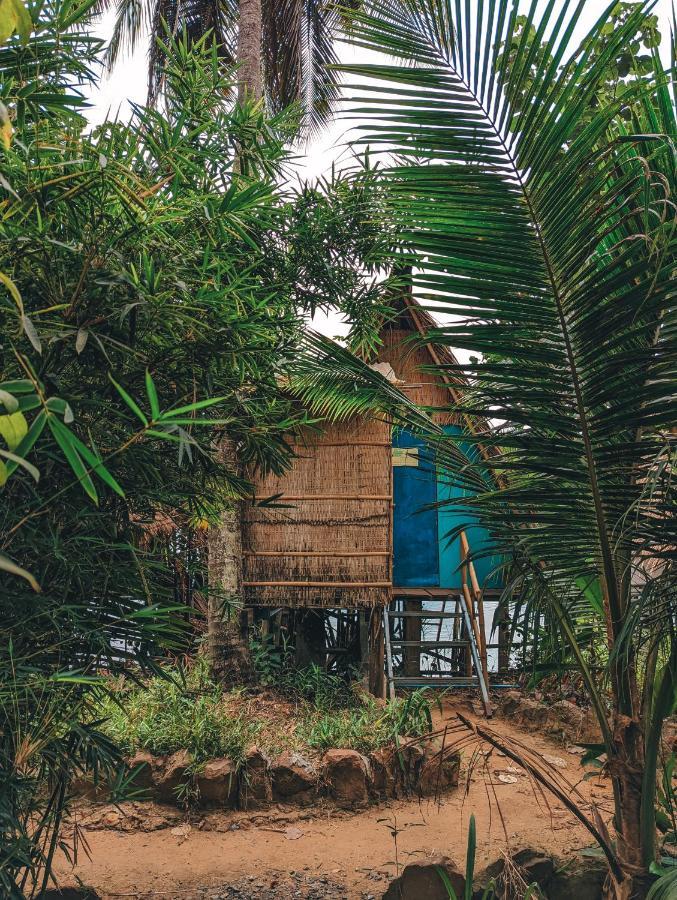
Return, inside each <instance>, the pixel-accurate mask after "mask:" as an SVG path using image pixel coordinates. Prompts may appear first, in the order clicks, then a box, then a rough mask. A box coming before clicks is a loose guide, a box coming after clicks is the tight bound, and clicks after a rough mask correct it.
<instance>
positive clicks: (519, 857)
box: [478, 848, 555, 897]
mask: <svg viewBox="0 0 677 900" xmlns="http://www.w3.org/2000/svg"><path fill="white" fill-rule="evenodd" d="M510 863H511V867H513V866H514V868H515V869H517V870H518V871H519V874H520V875H521V877H522V878H523V879H524V881H525V882H526V883H527V884H528V885H531V884H534V883H535V884H537V885H538V886H539V887H541V888H545V887H547V886H549V884H550V880H551V878H552V876H553V873H554V871H555V863H554V861H553V859H552V857H550V856H547V855H546V854H545V853H541V852H540V851H539V850H531V849H530V848H525V849H524V850H518V852H517V853H514V854H513V855H512V856H511V857H510ZM505 868H506V862H505V859H502V858H501V859H498V860H496V862H495V863H492V864H491V865H489V866H487V868H486V869H485V870H484V872H483V873H482V875H480V876H479V878H478V881H479V882H480V884H482V885H487V884H489V882H490V881H492V880H494V881H495V882H496V893H497V894H498V896H499V897H507V896H509V894H508V892H506V880H507V879H506V878H505V876H504V873H505ZM549 896H550V894H549V893H548V897H549Z"/></svg>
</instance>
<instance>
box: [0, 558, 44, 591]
mask: <svg viewBox="0 0 677 900" xmlns="http://www.w3.org/2000/svg"><path fill="white" fill-rule="evenodd" d="M0 570H2V571H3V572H8V573H9V574H10V575H16V576H18V577H19V578H23V579H25V580H26V581H27V582H28V583H29V584H30V586H31V587H32V588H33V590H34V591H35V592H36V593H38V594H39V593H40V585H39V584H38V582H37V581H36V580H35V578H34V577H33V576H32V575H31V573H30V572H27V571H26V570H25V569H22V568H21V566H19V565H17V563H15V562H14V560H12V559H10V558H9V557H8V556H5V554H4V553H0Z"/></svg>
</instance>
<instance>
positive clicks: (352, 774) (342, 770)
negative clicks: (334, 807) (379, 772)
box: [322, 750, 369, 808]
mask: <svg viewBox="0 0 677 900" xmlns="http://www.w3.org/2000/svg"><path fill="white" fill-rule="evenodd" d="M322 776H323V778H324V780H325V782H326V783H327V785H328V787H329V793H330V794H331V796H332V797H333V799H334V800H335V801H336V803H337V804H338V805H339V806H342V807H346V808H351V807H353V806H361V805H363V804H365V803H367V801H368V800H369V791H368V789H367V784H368V778H369V761H368V760H367V759H366V758H365V757H364V756H362V754H360V753H358V752H357V751H356V750H327V752H326V753H325V754H324V756H323V757H322Z"/></svg>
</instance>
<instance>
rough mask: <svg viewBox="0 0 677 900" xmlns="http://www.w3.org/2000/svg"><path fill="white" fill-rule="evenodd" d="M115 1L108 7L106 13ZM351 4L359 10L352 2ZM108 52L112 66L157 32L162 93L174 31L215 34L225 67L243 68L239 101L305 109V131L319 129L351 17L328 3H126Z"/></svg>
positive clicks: (153, 74) (334, 90) (153, 77)
mask: <svg viewBox="0 0 677 900" xmlns="http://www.w3.org/2000/svg"><path fill="white" fill-rule="evenodd" d="M111 5H112V0H101V8H103V9H107V8H109V7H110V6H111ZM351 5H356V0H352V4H351ZM115 8H116V11H117V15H116V21H115V26H114V31H113V36H112V38H111V42H110V45H109V49H108V63H109V65H111V66H112V65H113V64H114V63H116V62H117V61H118V60H119V59H120V58H121V56H122V54H123V53H125V52H128V51H130V50H132V49H134V47H135V46H136V45H137V43H138V41H139V39H140V38H141V37H142V36H143V35H144V33H145V32H147V31H150V46H149V57H148V62H149V65H148V95H149V99H150V100H151V101H153V102H154V101H156V100H157V99H158V97H159V95H160V93H161V91H162V80H163V69H164V54H163V51H162V49H161V46H160V44H161V42H162V40H163V39H164V38H165V36H166V32H167V31H169V32H170V33H172V34H178V33H181V32H182V31H184V29H185V31H186V33H187V34H188V37H189V38H190V39H198V38H200V37H202V36H203V35H204V34H206V33H207V32H208V31H211V32H212V33H213V35H214V40H215V42H216V44H217V45H218V46H219V51H220V53H221V56H222V59H223V62H224V64H225V65H232V64H233V63H237V64H238V66H239V74H238V87H239V91H238V93H239V97H240V99H243V97H244V96H245V94H246V95H248V96H249V98H250V99H253V100H259V99H261V97H263V96H265V98H266V101H267V104H268V106H269V109H270V110H271V111H272V112H279V111H280V110H282V109H285V108H286V107H288V106H290V105H291V104H293V103H299V104H300V105H301V106H302V108H303V110H304V111H305V114H306V124H307V125H308V126H310V127H311V128H315V127H318V126H321V125H322V124H324V123H325V122H326V121H327V120H328V118H329V115H330V110H331V105H332V101H333V100H335V99H336V97H337V96H338V76H337V75H336V73H335V71H334V70H333V69H330V68H328V66H330V65H332V64H335V63H336V62H337V61H338V60H337V56H336V51H335V47H334V39H335V37H336V35H337V33H338V31H339V29H340V27H341V23H342V19H343V16H344V13H343V12H342V10H340V9H339V4H335V3H332V2H326V0H188V2H187V3H178V2H177V0H120V2H117V3H116V7H115Z"/></svg>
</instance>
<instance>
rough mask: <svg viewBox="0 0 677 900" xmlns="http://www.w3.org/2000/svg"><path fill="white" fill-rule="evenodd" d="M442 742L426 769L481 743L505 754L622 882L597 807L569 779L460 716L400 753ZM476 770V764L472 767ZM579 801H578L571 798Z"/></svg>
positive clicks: (523, 749) (515, 742)
mask: <svg viewBox="0 0 677 900" xmlns="http://www.w3.org/2000/svg"><path fill="white" fill-rule="evenodd" d="M440 738H441V739H442V746H441V747H440V749H439V750H438V751H437V753H436V754H435V755H434V756H433V757H432V758H431V759H430V760H429V761H428V762H427V763H426V767H434V766H436V765H437V766H439V767H440V771H441V767H442V764H443V762H444V760H445V759H447V758H448V756H450V755H451V754H453V753H457V752H458V751H459V750H464V749H466V748H468V747H471V746H475V748H476V753H478V752H479V746H478V745H481V744H482V743H484V744H488V745H489V746H490V747H492V748H493V749H495V750H498V751H499V752H501V753H503V754H504V755H505V756H506V757H507V758H508V759H510V760H511V761H512V762H514V763H515V764H516V765H518V766H520V768H522V769H523V770H524V771H525V772H526V773H527V775H528V776H529V778H530V780H531V781H532V786H533V788H534V791H535V792H536V791H538V792H539V793H540V794H541V796H542V797H543V798H544V799H545V795H544V793H543V789H545V791H547V792H549V793H550V794H552V795H553V796H554V797H556V798H557V799H558V800H559V802H560V803H562V805H563V806H564V807H565V808H566V809H568V810H569V812H570V813H571V814H572V815H573V816H574V817H575V818H576V819H578V821H579V822H580V823H581V824H582V825H583V827H584V828H585V829H586V830H587V831H588V832H589V833H590V834H591V835H592V837H593V838H594V839H595V841H596V843H597V844H598V845H599V847H600V849H601V850H602V852H603V853H604V856H605V857H606V860H607V863H608V865H609V869H610V871H611V872H612V874H613V876H614V877H615V878H619V879H620V878H621V869H620V866H619V864H618V860H617V858H616V854H615V852H614V849H613V846H612V843H611V838H610V836H609V832H608V829H607V827H606V825H605V824H604V822H603V820H602V817H601V815H600V813H599V810H598V809H597V807H596V805H595V804H594V803H591V802H590V801H588V800H586V798H585V797H584V796H583V795H582V794H581V792H580V791H579V790H578V788H577V787H576V785H575V784H572V783H571V782H570V781H569V780H568V779H567V778H565V777H564V776H563V775H561V774H560V773H559V772H557V771H555V769H554V767H553V766H552V765H551V764H550V763H548V761H547V760H546V759H544V758H543V757H542V756H541V755H540V754H539V753H537V752H535V751H534V750H533V749H531V748H530V747H527V746H526V745H525V744H522V743H521V742H520V741H518V740H515V739H506V738H505V737H503V736H501V735H499V734H497V732H495V731H494V730H493V729H491V728H489V727H488V726H486V725H478V724H476V723H475V722H472V721H471V720H470V719H467V718H466V717H465V716H464V715H462V714H461V713H458V712H457V713H456V722H455V723H452V724H447V725H445V726H444V728H440V729H438V730H437V731H434V732H432V733H430V734H427V735H426V736H425V738H423V739H421V738H414V739H413V740H411V741H408V742H407V743H406V744H402V745H401V746H400V750H399V752H402V750H404V749H405V748H406V747H408V746H412V745H414V744H416V743H420V742H421V741H422V740H425V741H431V740H434V739H440ZM473 767H474V764H473ZM574 797H575V798H576V799H575V800H574V799H572V798H574ZM494 798H495V800H496V805H497V808H498V809H499V814H500V815H501V821H502V822H503V816H502V814H501V813H500V805H499V804H498V799H497V798H496V795H495V793H494ZM585 805H587V806H588V807H589V808H590V810H591V816H588V815H586V814H585V812H584V811H583V808H582V807H583V806H585ZM503 829H504V831H506V828H505V823H503Z"/></svg>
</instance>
